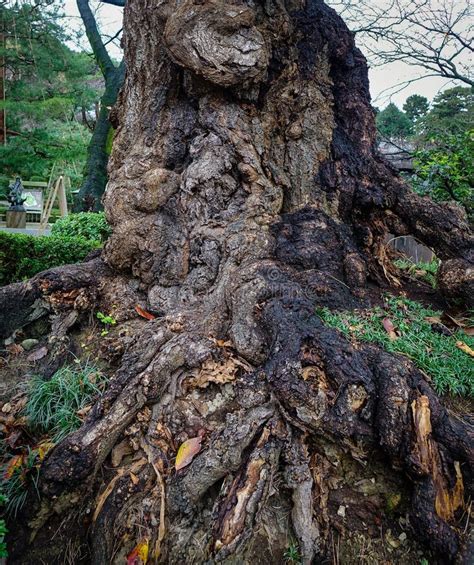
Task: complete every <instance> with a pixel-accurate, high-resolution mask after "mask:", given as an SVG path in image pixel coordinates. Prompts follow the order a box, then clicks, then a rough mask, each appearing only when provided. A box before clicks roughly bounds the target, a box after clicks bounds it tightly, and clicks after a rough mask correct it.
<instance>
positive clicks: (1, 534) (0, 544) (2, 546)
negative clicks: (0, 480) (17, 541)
mask: <svg viewBox="0 0 474 565" xmlns="http://www.w3.org/2000/svg"><path fill="white" fill-rule="evenodd" d="M7 502H8V499H7V497H6V496H5V495H4V494H0V508H1V507H3V506H5V504H6V503H7ZM7 533H8V529H7V526H6V524H5V520H4V519H3V518H2V519H0V559H5V558H6V557H8V551H7V543H6V541H5V537H6V535H7Z"/></svg>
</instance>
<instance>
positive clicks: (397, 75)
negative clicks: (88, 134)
mask: <svg viewBox="0 0 474 565" xmlns="http://www.w3.org/2000/svg"><path fill="white" fill-rule="evenodd" d="M374 1H377V0H374ZM64 4H65V10H66V15H67V16H68V18H69V24H70V26H71V27H72V28H73V29H76V30H77V29H82V23H81V20H80V17H79V12H78V10H77V6H76V0H65V1H64ZM92 5H93V6H95V7H97V6H98V8H97V9H98V11H99V20H100V23H101V29H102V31H103V32H105V33H107V34H109V35H114V34H115V33H116V32H117V31H118V30H119V29H120V27H121V22H122V13H123V10H122V9H121V8H117V7H115V6H111V5H110V4H102V3H98V2H93V3H92ZM82 46H83V47H84V48H86V49H87V48H88V45H87V41H86V40H84V41H83V42H82ZM108 48H109V49H110V54H111V55H112V56H113V57H115V58H117V59H119V58H120V57H121V52H120V49H119V48H118V47H115V46H114V45H113V44H109V46H108ZM419 74H420V71H419V70H418V69H417V68H415V67H411V66H408V65H406V64H404V63H403V62H396V63H392V64H390V65H385V66H384V67H377V68H372V69H370V70H369V77H370V85H371V92H372V101H373V104H374V106H377V107H379V108H383V107H384V106H386V105H387V104H388V102H390V101H392V102H395V104H397V106H399V107H401V106H403V103H404V102H405V100H406V99H407V97H408V96H410V95H411V94H415V93H416V94H421V95H423V96H426V97H427V98H428V99H429V100H432V99H433V97H434V96H436V94H437V93H438V92H439V91H440V90H443V89H444V88H447V87H450V86H454V85H453V83H449V82H448V81H447V80H446V79H442V78H436V77H429V78H426V79H422V80H419V81H417V82H414V83H412V84H410V85H409V86H407V87H406V88H404V89H403V90H401V91H400V92H397V90H399V87H398V85H401V84H402V83H404V82H406V81H409V80H413V79H415V78H417V77H418V76H419Z"/></svg>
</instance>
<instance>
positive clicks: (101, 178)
mask: <svg viewBox="0 0 474 565" xmlns="http://www.w3.org/2000/svg"><path fill="white" fill-rule="evenodd" d="M109 3H112V4H116V5H123V3H122V4H120V2H119V0H116V2H109ZM77 7H78V8H79V12H80V14H81V18H82V22H83V24H84V28H85V31H86V35H87V38H88V40H89V44H90V47H91V49H92V53H93V55H94V58H95V60H96V62H97V64H98V65H99V68H100V70H101V72H102V75H103V77H104V81H105V90H104V93H103V95H102V97H101V99H100V110H99V114H98V116H97V120H96V122H95V126H94V131H93V133H92V139H91V141H90V144H89V147H88V151H87V161H86V165H85V171H84V180H83V183H82V186H81V188H80V191H79V194H78V196H77V200H76V208H77V209H78V210H100V209H102V202H101V199H102V195H103V193H104V191H105V185H106V184H107V163H108V159H109V153H110V146H111V143H110V139H111V136H112V135H113V128H112V124H111V123H110V120H109V113H110V109H111V108H112V106H113V105H114V104H115V102H116V100H117V96H118V92H119V90H120V87H121V86H122V83H123V78H124V74H125V65H124V62H123V61H122V62H121V63H119V64H118V65H116V64H115V63H114V62H113V60H112V58H111V57H110V55H109V53H108V52H107V42H106V41H104V39H103V38H102V36H101V34H100V32H99V28H98V26H97V22H96V19H95V16H94V13H93V11H92V10H91V7H90V4H89V0H77ZM120 31H121V30H120ZM120 31H119V33H120Z"/></svg>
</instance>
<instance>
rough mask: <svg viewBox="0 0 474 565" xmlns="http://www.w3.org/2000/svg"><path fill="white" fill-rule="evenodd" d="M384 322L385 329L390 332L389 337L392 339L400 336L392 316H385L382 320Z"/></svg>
mask: <svg viewBox="0 0 474 565" xmlns="http://www.w3.org/2000/svg"><path fill="white" fill-rule="evenodd" d="M382 324H383V327H384V328H385V331H386V332H387V333H388V337H389V338H390V339H391V340H392V341H393V340H394V339H397V338H398V336H397V334H396V333H395V326H394V325H393V323H392V320H390V318H384V319H383V320H382Z"/></svg>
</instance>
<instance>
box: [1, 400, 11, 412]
mask: <svg viewBox="0 0 474 565" xmlns="http://www.w3.org/2000/svg"><path fill="white" fill-rule="evenodd" d="M11 411H12V405H11V404H10V403H9V402H7V403H6V404H4V405H3V406H2V412H3V413H4V414H9V413H10V412H11Z"/></svg>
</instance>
